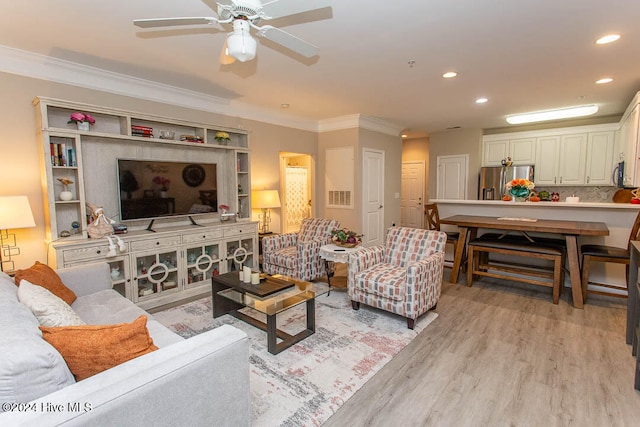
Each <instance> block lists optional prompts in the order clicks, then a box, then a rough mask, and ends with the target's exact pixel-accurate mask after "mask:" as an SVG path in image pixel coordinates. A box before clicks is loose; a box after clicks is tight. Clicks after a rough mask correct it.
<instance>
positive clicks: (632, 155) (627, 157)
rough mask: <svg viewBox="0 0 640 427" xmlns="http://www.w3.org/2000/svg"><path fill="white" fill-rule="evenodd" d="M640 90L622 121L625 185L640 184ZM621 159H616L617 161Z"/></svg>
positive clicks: (621, 144) (621, 136) (621, 150)
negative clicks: (639, 150) (639, 165)
mask: <svg viewBox="0 0 640 427" xmlns="http://www.w3.org/2000/svg"><path fill="white" fill-rule="evenodd" d="M639 103H640V92H638V94H636V96H635V97H634V98H633V101H632V102H631V104H630V105H629V107H628V108H627V111H625V114H624V115H623V116H622V121H621V122H620V124H621V126H620V147H619V153H620V154H621V155H622V160H624V185H629V186H636V187H637V186H640V177H638V176H637V175H640V174H638V173H637V172H638V162H639V160H638V157H639V156H638V144H639V143H640V141H639V138H638V136H639V135H638V134H639V126H640V111H639V110H640V106H639ZM618 160H619V159H616V162H617V161H618Z"/></svg>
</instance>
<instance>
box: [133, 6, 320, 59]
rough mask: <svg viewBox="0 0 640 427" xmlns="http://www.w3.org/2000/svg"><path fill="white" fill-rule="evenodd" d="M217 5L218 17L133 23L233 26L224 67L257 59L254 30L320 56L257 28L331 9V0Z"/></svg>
mask: <svg viewBox="0 0 640 427" xmlns="http://www.w3.org/2000/svg"><path fill="white" fill-rule="evenodd" d="M221 1H222V0H221ZM217 5H218V10H217V11H216V12H217V14H218V17H189V18H153V19H136V20H134V21H133V23H134V25H136V26H138V27H140V28H154V27H169V26H177V25H181V26H184V25H203V24H209V25H211V24H213V23H218V24H229V23H233V32H231V33H230V34H229V35H228V36H227V39H226V43H225V47H223V50H222V53H221V55H220V63H221V64H223V65H228V64H231V63H233V62H234V60H235V59H237V60H238V61H240V62H246V61H251V60H252V59H253V58H255V56H256V49H257V42H256V40H255V39H254V38H253V36H252V35H251V29H253V30H255V31H256V35H258V36H259V37H264V38H265V39H268V40H271V41H272V42H274V43H277V44H279V45H281V46H283V47H285V48H287V49H289V50H291V51H293V52H296V53H298V54H299V55H302V56H304V57H307V58H311V57H313V56H316V55H317V54H318V50H319V49H318V48H317V47H316V46H314V45H312V44H311V43H307V42H306V41H304V40H302V39H299V38H297V37H296V36H294V35H292V34H289V33H287V32H286V31H283V30H281V29H279V28H275V27H273V26H271V25H265V26H262V27H259V26H258V25H257V24H258V23H259V22H260V21H261V20H269V19H276V18H281V17H283V16H288V15H296V14H298V13H303V12H308V11H311V10H316V9H321V8H324V7H329V6H331V0H272V1H269V2H267V3H265V4H262V2H261V1H260V0H226V1H224V2H218V3H217Z"/></svg>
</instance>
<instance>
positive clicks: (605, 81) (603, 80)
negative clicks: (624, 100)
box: [596, 77, 613, 85]
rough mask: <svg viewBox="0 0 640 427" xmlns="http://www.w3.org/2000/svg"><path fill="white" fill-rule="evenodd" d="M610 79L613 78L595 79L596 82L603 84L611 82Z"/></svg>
mask: <svg viewBox="0 0 640 427" xmlns="http://www.w3.org/2000/svg"><path fill="white" fill-rule="evenodd" d="M612 81H613V79H612V78H611V77H605V78H603V79H600V80H596V84H598V85H603V84H605V83H611V82H612Z"/></svg>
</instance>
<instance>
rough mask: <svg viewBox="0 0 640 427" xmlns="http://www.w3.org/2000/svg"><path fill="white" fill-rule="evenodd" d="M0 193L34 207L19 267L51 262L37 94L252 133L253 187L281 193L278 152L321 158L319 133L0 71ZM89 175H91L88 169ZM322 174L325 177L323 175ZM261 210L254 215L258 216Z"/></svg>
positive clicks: (21, 241) (22, 233)
mask: <svg viewBox="0 0 640 427" xmlns="http://www.w3.org/2000/svg"><path fill="white" fill-rule="evenodd" d="M0 93H1V94H2V97H1V98H0V128H1V129H2V132H1V133H0V149H1V153H2V163H0V165H1V166H0V183H1V184H0V195H3V196H4V195H7V196H10V195H26V196H27V197H28V198H29V202H30V203H31V208H32V210H33V214H34V218H35V221H36V227H35V228H31V229H24V230H15V233H16V237H17V239H18V246H19V247H20V250H21V252H22V254H21V255H19V256H17V257H15V258H14V259H15V263H16V267H17V268H24V267H28V266H29V265H31V264H33V263H34V262H35V261H40V262H47V259H46V253H47V250H46V243H45V241H44V240H45V231H44V228H45V227H44V211H43V196H42V189H41V183H40V182H41V181H40V168H39V164H38V148H39V147H40V144H39V142H38V141H37V138H36V120H35V109H34V107H33V105H32V100H33V99H34V98H35V97H36V96H45V97H51V98H58V99H65V100H71V101H76V102H82V103H87V104H94V105H99V106H105V107H112V108H119V109H124V110H130V111H136V112H141V113H146V114H155V115H159V116H165V117H171V118H177V119H183V120H189V121H195V122H203V123H216V124H220V125H221V126H227V127H238V128H243V129H247V130H249V131H250V134H249V141H250V146H251V178H252V184H253V186H254V188H268V189H279V179H280V178H279V173H280V172H279V165H278V161H279V160H278V153H279V152H280V151H293V152H297V153H304V154H310V155H312V156H314V157H315V156H316V155H317V140H318V135H317V134H316V133H315V132H308V131H302V130H297V129H291V128H286V127H282V126H275V125H270V124H266V123H262V122H256V121H252V120H244V119H239V118H236V117H230V116H223V115H219V114H213V113H209V112H206V111H198V110H191V109H188V108H181V107H175V106H172V105H167V104H161V103H157V102H151V101H144V100H139V99H135V98H130V97H126V96H120V95H114V94H110V93H106V92H100V91H95V90H90V89H84V88H78V87H74V86H69V85H63V84H58V83H52V82H47V81H44V80H37V79H32V78H28V77H21V76H17V75H13V74H5V73H0ZM85 173H90V172H89V171H85ZM320 176H321V175H320ZM276 211H278V210H274V212H272V214H273V219H272V221H273V222H272V226H273V227H272V228H273V230H274V231H278V229H279V212H276ZM256 213H257V212H254V214H256Z"/></svg>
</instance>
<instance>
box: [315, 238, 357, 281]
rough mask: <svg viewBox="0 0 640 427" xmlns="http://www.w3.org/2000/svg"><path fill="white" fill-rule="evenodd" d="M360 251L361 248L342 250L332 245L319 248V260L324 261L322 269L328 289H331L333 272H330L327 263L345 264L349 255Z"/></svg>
mask: <svg viewBox="0 0 640 427" xmlns="http://www.w3.org/2000/svg"><path fill="white" fill-rule="evenodd" d="M360 249H362V247H361V246H356V247H355V248H343V247H341V246H338V245H334V244H330V245H324V246H321V247H320V258H322V259H323V260H324V268H325V270H326V272H327V283H328V284H329V288H331V278H332V277H333V272H332V271H331V268H330V266H329V262H341V263H346V262H348V261H349V254H350V253H352V252H356V251H359V250H360Z"/></svg>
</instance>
